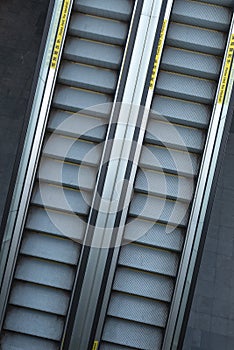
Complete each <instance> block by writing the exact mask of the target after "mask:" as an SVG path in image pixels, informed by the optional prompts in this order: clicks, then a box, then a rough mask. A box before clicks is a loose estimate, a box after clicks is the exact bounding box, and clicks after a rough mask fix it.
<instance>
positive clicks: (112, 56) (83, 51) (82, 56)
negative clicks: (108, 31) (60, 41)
mask: <svg viewBox="0 0 234 350" xmlns="http://www.w3.org/2000/svg"><path fill="white" fill-rule="evenodd" d="M63 55H64V58H65V59H69V60H72V61H75V62H80V63H86V64H91V65H95V66H99V67H103V68H109V69H118V68H119V67H120V64H121V60H122V55H123V51H122V48H121V47H119V46H114V45H109V44H104V43H100V42H95V41H90V40H86V39H81V38H76V37H68V38H67V40H66V43H65V48H64V53H63Z"/></svg>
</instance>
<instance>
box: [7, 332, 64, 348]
mask: <svg viewBox="0 0 234 350" xmlns="http://www.w3.org/2000/svg"><path fill="white" fill-rule="evenodd" d="M3 334H4V336H3V337H2V340H1V346H2V350H42V349H46V350H58V344H57V343H56V342H54V341H51V340H46V339H43V338H39V337H32V336H30V335H25V334H20V333H14V332H9V331H4V332H3Z"/></svg>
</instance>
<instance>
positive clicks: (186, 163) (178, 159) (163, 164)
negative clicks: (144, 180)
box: [139, 144, 199, 176]
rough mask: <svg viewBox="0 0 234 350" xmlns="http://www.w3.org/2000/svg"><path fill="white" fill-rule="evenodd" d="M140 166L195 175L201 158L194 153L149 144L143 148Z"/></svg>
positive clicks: (172, 172)
mask: <svg viewBox="0 0 234 350" xmlns="http://www.w3.org/2000/svg"><path fill="white" fill-rule="evenodd" d="M139 166H140V167H143V168H147V169H152V170H159V171H162V170H164V171H165V172H168V173H171V174H178V175H185V176H195V175H196V174H197V172H198V168H199V158H198V156H197V155H196V154H193V153H188V152H185V151H176V150H173V149H166V148H163V147H159V146H152V145H149V144H147V145H145V147H144V148H142V153H141V157H140V162H139Z"/></svg>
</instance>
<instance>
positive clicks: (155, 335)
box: [102, 317, 162, 350]
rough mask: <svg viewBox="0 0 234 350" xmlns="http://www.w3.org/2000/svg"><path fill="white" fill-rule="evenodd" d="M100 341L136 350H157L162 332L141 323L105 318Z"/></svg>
mask: <svg viewBox="0 0 234 350" xmlns="http://www.w3.org/2000/svg"><path fill="white" fill-rule="evenodd" d="M102 339H103V340H104V341H107V342H111V343H115V344H120V345H125V346H127V347H135V348H136V349H142V350H145V349H155V348H156V349H157V348H159V347H160V345H161V342H162V331H161V329H159V328H156V327H153V326H149V325H144V324H142V323H134V322H130V321H126V320H120V319H115V318H111V317H107V319H106V323H105V326H104V330H103V335H102Z"/></svg>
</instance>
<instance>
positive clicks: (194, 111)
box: [151, 95, 211, 128]
mask: <svg viewBox="0 0 234 350" xmlns="http://www.w3.org/2000/svg"><path fill="white" fill-rule="evenodd" d="M152 110H153V111H154V112H153V113H158V114H159V115H162V116H164V117H165V118H167V119H168V120H169V121H170V122H174V123H179V124H183V125H188V126H191V127H198V128H207V126H208V123H209V120H210V114H211V109H210V106H208V105H204V104H201V103H194V102H191V101H185V100H181V99H175V98H171V97H167V96H159V95H156V96H154V99H153V103H152ZM151 113H152V112H151Z"/></svg>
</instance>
